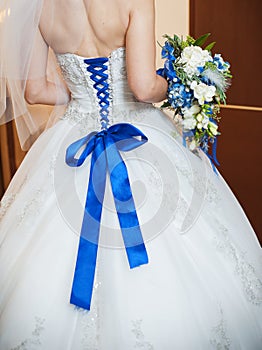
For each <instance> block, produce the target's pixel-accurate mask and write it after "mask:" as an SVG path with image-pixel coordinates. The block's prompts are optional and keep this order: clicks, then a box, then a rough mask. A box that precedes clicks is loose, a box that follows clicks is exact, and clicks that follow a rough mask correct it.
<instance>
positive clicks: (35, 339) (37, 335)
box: [11, 317, 45, 350]
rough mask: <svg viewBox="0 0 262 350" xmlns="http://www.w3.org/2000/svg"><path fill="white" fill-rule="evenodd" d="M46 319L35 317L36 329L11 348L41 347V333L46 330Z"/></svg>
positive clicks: (29, 348)
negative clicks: (28, 336)
mask: <svg viewBox="0 0 262 350" xmlns="http://www.w3.org/2000/svg"><path fill="white" fill-rule="evenodd" d="M44 323H45V319H43V318H40V317H35V329H34V330H33V331H32V333H31V337H30V338H27V339H25V340H24V341H22V343H20V344H19V345H17V346H16V347H15V348H12V349H11V350H35V349H41V345H42V343H41V333H42V332H43V331H44V326H43V325H44Z"/></svg>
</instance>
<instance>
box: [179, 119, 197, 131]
mask: <svg viewBox="0 0 262 350" xmlns="http://www.w3.org/2000/svg"><path fill="white" fill-rule="evenodd" d="M196 123H197V122H196V120H195V118H194V117H193V118H186V119H183V121H182V124H183V126H184V128H185V129H186V130H192V129H195V127H196Z"/></svg>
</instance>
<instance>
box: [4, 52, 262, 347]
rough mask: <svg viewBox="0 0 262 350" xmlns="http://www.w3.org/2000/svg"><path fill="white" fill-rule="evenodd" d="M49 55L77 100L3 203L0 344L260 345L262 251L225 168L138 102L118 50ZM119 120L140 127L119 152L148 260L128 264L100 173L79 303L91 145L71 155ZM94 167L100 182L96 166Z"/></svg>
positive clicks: (29, 156) (155, 110) (46, 134)
mask: <svg viewBox="0 0 262 350" xmlns="http://www.w3.org/2000/svg"><path fill="white" fill-rule="evenodd" d="M57 61H58V63H59V65H60V67H61V71H62V73H63V76H64V79H65V81H66V83H67V84H68V87H69V89H70V91H71V95H72V99H71V101H70V103H69V104H68V106H67V109H66V111H65V113H64V114H62V115H61V116H60V119H59V120H58V121H57V122H56V124H55V125H54V126H53V127H51V128H49V129H48V130H46V131H45V132H44V133H43V134H42V135H41V136H40V137H39V138H38V140H37V141H36V142H35V144H34V145H33V146H32V148H31V149H30V151H29V152H28V154H27V155H26V157H25V159H24V161H23V163H22V165H21V166H20V168H19V169H18V171H17V173H16V175H15V176H14V178H13V180H12V182H11V184H10V186H9V187H8V189H7V191H6V193H5V195H4V197H3V199H2V201H1V211H0V218H1V222H0V223H1V236H0V238H1V250H0V270H1V271H0V290H1V293H0V305H1V306H0V308H1V320H0V332H1V333H0V349H1V350H11V349H12V350H20V349H23V350H24V349H28V350H31V349H44V350H60V349H61V350H62V349H63V350H65V349H67V350H69V349H72V350H84V349H87V350H95V349H99V350H129V349H148V350H149V349H150V350H153V349H154V350H174V349H176V350H198V349H199V350H205V349H206V350H207V349H208V350H209V349H234V350H239V349H242V350H259V349H262V252H261V247H260V244H259V242H258V240H257V237H256V235H255V233H254V231H253V229H252V227H251V225H250V223H249V221H248V219H247V217H246V215H245V213H244V212H243V210H242V208H241V206H240V205H239V203H238V201H237V200H236V198H235V197H234V195H233V193H232V192H231V190H230V188H229V187H228V185H227V184H226V182H225V181H224V179H223V178H222V176H221V175H220V174H219V172H217V173H215V172H214V170H213V169H212V166H211V165H210V162H209V160H208V158H207V157H206V156H205V155H204V154H202V152H201V151H198V152H197V153H196V154H194V153H192V152H191V151H189V150H188V149H187V148H185V147H184V146H183V143H182V140H181V137H180V134H179V133H178V131H177V129H176V126H175V124H174V123H173V121H172V120H171V119H170V118H169V117H168V116H167V115H166V114H165V113H163V112H162V111H161V110H160V109H158V108H155V107H154V106H152V105H151V104H146V103H139V102H137V101H136V100H135V98H134V96H133V95H132V93H131V91H130V90H129V88H128V84H127V76H126V68H125V49H124V48H119V49H117V50H115V51H113V53H112V54H111V55H110V56H109V57H105V58H98V59H84V58H83V57H80V56H78V55H75V54H59V55H57ZM123 123H124V125H126V123H127V124H128V125H130V124H131V125H133V126H134V127H136V128H137V129H138V130H140V131H141V132H142V133H143V135H145V136H146V137H147V139H148V141H147V142H142V141H141V137H140V136H139V135H138V136H134V138H133V141H134V142H138V143H139V142H140V143H141V144H140V146H139V147H136V148H133V149H131V150H123V149H121V150H120V151H119V152H120V154H121V157H122V160H123V162H124V164H125V165H126V167H127V171H128V178H129V182H130V188H131V189H132V194H133V200H134V203H135V209H136V213H137V217H138V220H139V225H140V229H141V232H142V236H143V242H144V248H145V250H146V253H145V251H144V253H145V254H147V257H148V263H143V264H141V265H140V266H137V267H134V268H130V266H129V261H128V255H127V252H126V249H125V245H124V243H123V236H122V232H121V227H122V226H121V227H120V222H119V220H118V215H117V212H116V203H115V202H114V193H113V189H112V188H113V187H111V180H112V179H111V177H110V176H109V173H110V172H109V171H108V170H107V173H106V174H107V175H106V188H105V196H104V199H103V209H102V217H101V219H100V228H99V233H100V236H99V244H98V251H97V254H98V255H97V261H96V266H95V279H94V283H93V285H92V284H91V286H92V298H91V306H90V310H87V309H85V308H82V307H79V306H77V305H75V304H73V303H70V295H71V291H72V283H73V279H74V272H75V269H76V259H77V256H78V245H79V239H80V232H81V227H82V223H83V214H84V211H85V201H86V197H87V192H88V191H89V188H88V184H89V182H90V181H91V180H90V177H89V176H90V170H91V167H92V164H91V159H92V154H90V155H88V156H87V157H86V159H85V162H83V164H82V165H81V166H78V167H72V166H71V167H70V166H68V164H67V163H66V161H65V155H66V150H67V148H68V147H69V146H70V145H71V144H72V143H74V142H75V141H77V140H79V139H81V138H83V137H84V136H86V135H88V134H90V133H91V132H93V131H98V132H99V130H104V131H106V130H109V129H110V127H111V126H113V125H116V124H123ZM101 128H102V129H101ZM105 134H106V133H105ZM106 137H107V136H105V139H106ZM97 139H98V138H97ZM110 152H111V151H110ZM112 152H115V151H114V150H112ZM80 153H81V150H79V152H78V154H77V155H75V158H79V154H80ZM112 154H113V155H114V153H112ZM118 154H119V153H118ZM93 175H94V176H93V177H94V179H93V180H94V181H95V182H99V180H100V179H101V178H102V177H103V172H102V171H101V168H100V170H99V169H98V172H94V173H93ZM120 177H121V176H120ZM117 180H118V179H117V178H115V179H114V181H117ZM112 181H113V180H112ZM120 182H121V181H120ZM121 186H122V187H121V188H120V192H122V194H124V193H126V188H127V187H128V184H127V183H126V182H125V183H124V185H123V184H122V185H121ZM126 186H127V187H126ZM98 195H100V194H98ZM92 209H94V207H92ZM95 209H96V208H95ZM84 258H85V259H87V260H88V259H89V256H85V257H84ZM87 260H85V261H87ZM85 282H86V281H84V282H83V286H85ZM83 288H84V287H83Z"/></svg>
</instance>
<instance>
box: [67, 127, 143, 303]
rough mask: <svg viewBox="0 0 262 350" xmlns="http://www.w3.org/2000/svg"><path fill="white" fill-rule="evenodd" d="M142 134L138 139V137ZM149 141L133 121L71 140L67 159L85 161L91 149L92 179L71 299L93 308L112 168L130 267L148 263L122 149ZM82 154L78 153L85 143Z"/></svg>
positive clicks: (72, 163)
mask: <svg viewBox="0 0 262 350" xmlns="http://www.w3.org/2000/svg"><path fill="white" fill-rule="evenodd" d="M137 137H139V139H138V138H137ZM145 142H147V138H146V136H145V135H144V134H143V133H142V132H141V131H140V130H139V129H137V128H135V127H134V126H133V125H131V124H127V123H120V124H115V125H113V126H111V127H110V128H109V129H107V130H102V131H101V132H98V133H97V132H93V133H90V134H88V135H87V136H85V137H83V138H82V139H80V140H78V141H76V142H74V143H72V144H71V145H70V146H69V147H68V149H67V152H66V163H67V164H68V165H69V166H72V167H79V166H81V165H82V164H83V162H84V161H85V159H86V158H87V157H88V155H89V154H91V153H92V158H91V166H90V174H89V183H88V190H87V196H86V203H85V212H84V218H83V222H82V228H81V235H80V240H79V246H78V253H77V259H76V267H75V273H74V279H73V284H72V292H71V297H70V303H72V304H74V305H76V306H79V307H82V308H84V309H87V310H90V307H91V300H92V292H93V285H94V279H95V270H96V260H97V252H98V244H99V233H100V222H101V216H102V208H103V200H104V194H105V186H106V174H107V171H109V174H110V182H111V187H112V192H113V197H114V201H115V206H116V211H117V215H118V219H119V223H120V227H121V231H122V236H123V240H124V244H125V249H126V253H127V257H128V261H129V266H130V268H134V267H137V266H140V265H142V264H146V263H148V256H147V252H146V247H145V244H144V241H143V236H142V233H141V230H140V226H139V221H138V217H137V213H136V209H135V203H134V199H133V196H132V191H131V186H130V182H129V178H128V172H127V168H126V165H125V163H124V161H123V159H122V157H121V155H120V152H119V150H122V151H129V150H132V149H135V148H136V147H139V146H141V145H142V144H143V143H145ZM83 146H85V147H84V150H83V151H82V153H81V155H80V157H79V158H78V159H77V158H76V154H77V153H78V152H79V150H80V149H81V148H82V147H83Z"/></svg>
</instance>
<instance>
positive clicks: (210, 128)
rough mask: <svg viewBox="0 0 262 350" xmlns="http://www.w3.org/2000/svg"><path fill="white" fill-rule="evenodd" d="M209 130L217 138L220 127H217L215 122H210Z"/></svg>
mask: <svg viewBox="0 0 262 350" xmlns="http://www.w3.org/2000/svg"><path fill="white" fill-rule="evenodd" d="M208 126H209V130H210V131H211V132H212V134H213V135H214V136H216V135H217V134H218V131H217V129H218V125H216V124H215V123H213V122H209V125H208Z"/></svg>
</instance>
